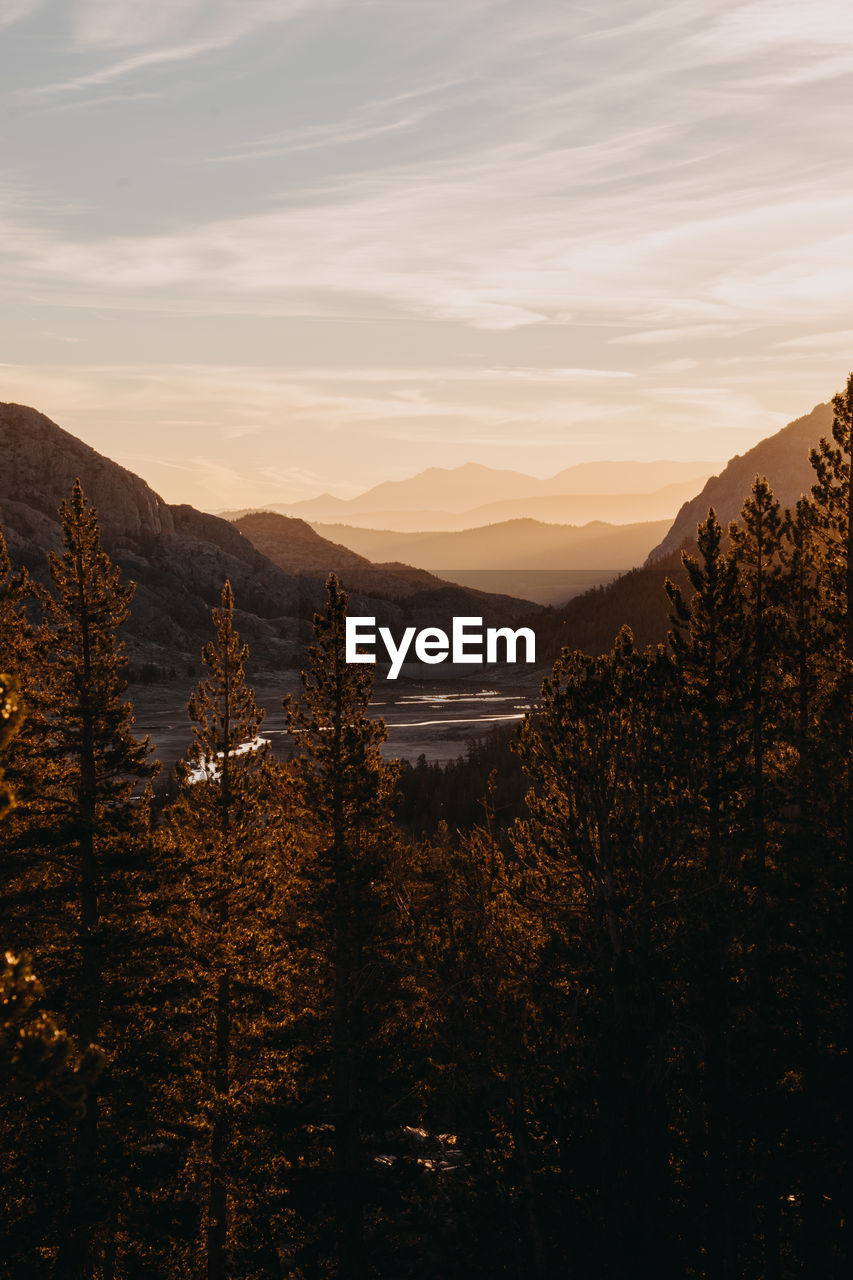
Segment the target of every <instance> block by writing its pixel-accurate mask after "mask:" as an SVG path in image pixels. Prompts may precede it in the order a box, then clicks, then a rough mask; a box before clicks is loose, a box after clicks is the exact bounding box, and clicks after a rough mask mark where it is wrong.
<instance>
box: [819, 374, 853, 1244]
mask: <svg viewBox="0 0 853 1280" xmlns="http://www.w3.org/2000/svg"><path fill="white" fill-rule="evenodd" d="M832 407H833V424H832V441H831V442H830V441H827V440H825V439H824V440H821V441H820V444H819V446H818V448H817V449H814V450H812V453H811V461H812V466H813V467H814V470H815V484H814V487H813V489H812V496H813V500H814V518H815V529H816V534H817V538H818V541H819V546H820V555H819V561H818V568H819V575H818V581H819V588H820V600H821V618H820V643H821V644H822V646H823V670H822V672H821V686H822V687H821V708H820V713H819V734H820V739H821V742H820V746H819V748H818V749H819V751H820V754H821V756H822V761H821V770H820V771H821V774H822V781H823V786H822V788H821V790H820V791H819V793H818V794H817V795H816V796H815V797H814V803H813V805H812V807H811V812H812V813H813V814H816V815H817V814H819V821H820V827H821V829H822V830H821V837H822V838H821V840H820V843H821V844H822V845H823V849H824V850H825V853H826V863H825V874H826V891H827V893H826V901H827V921H826V924H827V928H828V933H827V943H828V944H829V948H830V951H829V955H831V956H832V957H833V958H834V960H835V963H836V964H837V972H838V974H839V975H840V986H841V989H842V991H843V995H842V996H841V999H840V1000H839V1001H838V1007H837V1009H836V1011H835V1019H834V1021H835V1026H834V1028H833V1031H832V1032H831V1033H830V1035H831V1041H830V1042H831V1043H834V1044H835V1045H837V1051H836V1053H837V1056H835V1055H833V1056H835V1060H834V1062H831V1061H829V1062H827V1063H826V1068H829V1069H830V1071H831V1078H833V1077H834V1078H835V1080H836V1081H837V1083H836V1085H835V1087H833V1088H832V1093H833V1095H834V1096H835V1097H837V1099H838V1100H839V1108H838V1113H837V1116H836V1120H835V1124H836V1126H837V1131H838V1132H842V1133H849V1132H850V1131H851V1130H853V944H852V943H851V939H853V483H851V464H853V374H851V375H850V376H849V378H848V380H847V385H846V387H845V389H844V391H843V392H840V393H838V394H837V395H835V396H834V397H833V399H832ZM830 981H832V980H831V979H830ZM832 985H833V986H835V983H832ZM830 1123H832V1122H830ZM831 1165H832V1166H834V1167H835V1168H836V1169H837V1170H838V1185H837V1190H836V1191H833V1192H830V1193H828V1200H829V1202H830V1203H831V1204H832V1205H833V1212H834V1214H837V1220H839V1221H840V1222H842V1223H843V1224H844V1227H843V1232H842V1241H843V1243H842V1252H841V1259H840V1262H839V1265H840V1266H841V1267H842V1268H843V1267H844V1266H845V1265H846V1266H847V1267H848V1268H849V1266H850V1264H851V1261H853V1161H851V1159H850V1152H849V1144H847V1145H846V1146H845V1145H840V1146H839V1147H838V1149H837V1154H836V1155H835V1158H834V1160H833V1161H832V1162H831ZM828 1167H831V1166H830V1165H828ZM831 1234H834V1231H833V1232H831Z"/></svg>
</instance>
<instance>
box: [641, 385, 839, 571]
mask: <svg viewBox="0 0 853 1280" xmlns="http://www.w3.org/2000/svg"><path fill="white" fill-rule="evenodd" d="M831 430H832V407H831V405H828V404H819V405H816V406H815V408H814V409H812V411H811V413H808V414H806V415H805V416H804V417H802V418H796V419H795V420H794V421H793V422H789V423H788V425H787V426H786V427H783V428H782V430H781V431H777V432H776V434H775V435H772V436H768V437H767V438H766V439H765V440H760V441H759V443H758V444H757V445H755V447H754V448H752V449H750V450H749V451H748V452H747V453H744V454H737V455H736V456H735V457H734V458H732V459H731V461H730V462H729V463H727V465H726V466H725V467H724V469H723V470H722V471H721V473H720V474H719V475H718V476H712V477H711V479H710V480H709V481H708V482H707V484H706V485H705V486H704V488H703V489H702V491H701V492H700V493H698V494H697V495H696V496H695V497H694V498H691V500H690V501H689V502H685V504H684V506H683V507H682V508H681V510H680V511H679V512H678V515H677V516H676V518H675V520H674V522H673V524H672V527H671V528H670V529H669V530H668V532H667V535H666V537H665V538H664V539H663V540H662V541H661V542H660V543H659V544H658V545H657V546H656V547H655V548H654V550H653V551H652V552H651V553H650V554H649V558H648V562H647V563H648V564H650V565H651V564H653V563H654V562H655V561H657V560H658V559H659V558H660V557H661V556H665V555H666V554H667V553H668V552H670V551H673V550H676V549H677V548H678V547H680V546H681V545H682V544H683V542H684V541H685V539H686V538H692V537H694V536H695V534H696V526H697V525H698V524H699V523H700V522H701V521H702V520H704V519H705V518H706V516H707V514H708V508H709V507H713V508H714V510H715V511H716V513H717V519H718V520H719V521H720V523H721V524H722V525H724V526H725V525H726V524H727V523H728V522H729V521H730V520H735V519H736V518H737V517H738V516H739V515H740V511H741V508H742V506H743V501H744V498H745V497H747V495H748V494H749V491H750V489H751V488H752V482H753V480H754V479H755V477H756V476H757V475H759V476H766V477H767V479H768V480H769V481H770V484H771V486H772V487H773V490H774V492H775V494H776V496H777V498H779V500H780V502H781V503H782V505H783V506H785V507H793V506H794V505H795V504H796V502H797V500H798V499H799V498H800V497H802V496H803V494H807V493H809V492H810V491H811V486H812V484H813V483H814V472H813V471H812V467H811V464H810V462H809V450H810V449H811V448H812V447H813V446H814V445H816V444H817V442H818V440H819V439H820V437H821V436H825V435H829V434H830V432H831Z"/></svg>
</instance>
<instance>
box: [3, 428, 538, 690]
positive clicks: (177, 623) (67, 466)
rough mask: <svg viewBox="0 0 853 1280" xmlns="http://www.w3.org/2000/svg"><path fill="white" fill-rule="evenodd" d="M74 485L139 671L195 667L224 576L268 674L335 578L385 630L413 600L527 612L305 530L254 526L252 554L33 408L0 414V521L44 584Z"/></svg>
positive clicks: (280, 522)
mask: <svg viewBox="0 0 853 1280" xmlns="http://www.w3.org/2000/svg"><path fill="white" fill-rule="evenodd" d="M78 477H79V479H80V481H81V483H82V485H83V489H84V492H85V493H86V496H87V497H88V499H89V500H90V502H92V503H93V505H94V506H95V507H96V509H97V512H98V518H99V521H100V525H101V535H102V538H103V542H104V546H105V547H106V549H107V550H108V552H109V553H110V555H111V556H112V558H113V560H115V561H116V563H117V564H119V565H120V566H121V568H122V569H123V571H124V573H125V575H126V576H127V578H128V579H130V580H131V581H133V582H134V583H135V584H136V591H135V595H134V600H133V607H132V611H131V616H130V620H129V622H128V624H127V626H126V628H125V636H124V638H125V641H126V643H127V647H128V650H129V652H130V654H131V656H132V657H134V658H135V659H138V660H140V661H151V662H155V663H158V664H160V665H163V666H169V667H171V666H174V665H175V664H176V663H178V662H181V661H184V660H186V661H187V662H188V663H192V662H194V661H197V659H198V654H199V651H200V649H201V647H202V645H203V644H204V643H205V642H206V641H207V640H208V639H209V638H210V633H211V629H210V609H211V607H212V606H214V605H216V604H217V603H218V602H219V596H220V592H221V590H222V584H223V583H224V582H225V580H226V578H227V579H229V580H230V582H231V585H232V587H233V589H234V599H235V604H236V612H237V620H238V626H239V629H240V632H241V634H242V635H243V637H244V639H245V640H246V641H247V642H248V643H249V645H250V647H251V652H252V659H253V662H254V663H255V665H256V666H264V667H267V668H276V667H281V666H293V665H297V664H303V663H304V661H305V657H306V645H307V643H308V642H309V640H310V638H311V623H312V620H313V617H314V614H315V612H316V611H317V610H318V609H320V608H322V605H323V601H324V599H325V586H324V582H325V578H326V577H327V575H328V573H329V572H331V571H334V572H337V573H339V574H340V573H341V572H343V573H344V575H345V576H346V574H347V573H350V574H351V575H352V576H351V579H350V581H349V582H347V586H348V587H349V588H350V592H351V594H350V608H351V609H352V611H353V612H356V613H359V614H368V615H372V616H375V617H376V618H377V621H378V623H379V624H380V625H387V626H392V627H393V626H396V625H398V624H399V623H400V621H401V619H402V618H403V616H404V614H403V610H402V608H401V603H398V602H402V600H403V598H404V597H405V598H407V600H412V599H414V600H416V602H417V605H418V606H419V608H420V610H421V612H422V613H423V614H424V615H429V618H430V620H433V619H432V613H431V611H432V610H433V609H434V608H436V609H438V611H439V616H440V617H443V616H444V614H445V613H446V612H447V611H448V609H449V608H450V607H451V605H454V604H455V605H456V606H457V607H456V609H455V611H456V612H459V613H471V612H482V613H483V615H484V616H500V618H501V620H502V621H505V620H506V619H507V618H509V617H514V616H516V615H517V614H518V613H519V612H528V611H529V610H530V607H531V606H529V605H526V604H524V603H523V602H521V601H518V600H509V599H505V598H504V597H497V596H488V595H483V594H482V593H479V592H466V591H465V589H464V588H461V587H452V588H448V587H447V585H446V584H444V583H442V582H440V580H438V579H434V578H431V576H430V575H429V574H424V573H422V572H421V571H419V570H416V569H407V568H406V567H405V566H394V567H391V568H390V569H387V568H386V567H378V568H377V567H376V566H373V565H371V563H370V561H368V560H365V559H364V558H363V557H362V556H358V555H356V554H355V553H353V552H351V551H347V550H346V548H344V547H337V546H335V545H334V544H332V543H329V542H326V541H325V539H323V538H322V537H320V536H319V535H318V534H316V533H315V532H314V530H313V529H311V528H310V527H309V526H308V525H306V524H304V522H303V521H301V520H292V521H291V520H286V519H285V518H284V517H281V516H273V517H271V519H272V521H273V522H274V523H275V527H274V528H273V529H272V530H270V529H266V530H265V536H266V535H269V536H268V537H267V541H264V538H263V537H261V532H260V526H258V529H255V527H254V525H253V526H252V531H253V534H257V537H258V542H259V543H260V545H256V544H255V541H254V540H250V539H249V538H248V537H246V536H244V534H243V533H242V532H241V531H240V529H238V528H237V527H236V526H235V525H234V524H232V523H230V522H229V521H228V520H223V519H221V518H220V517H219V516H212V515H208V514H206V513H205V512H203V511H196V510H195V508H194V507H190V506H170V505H169V504H168V503H167V502H164V501H163V499H162V498H161V497H160V496H159V495H158V494H156V493H155V492H154V490H153V489H151V488H150V487H149V486H148V485H147V484H146V483H145V481H144V480H141V479H140V478H139V477H138V476H135V475H134V474H133V473H132V472H130V471H127V470H125V468H124V467H120V466H119V465H118V464H117V463H115V462H111V461H110V459H109V458H105V457H104V456H103V455H102V454H99V453H98V452H97V451H96V450H94V449H91V448H89V446H88V445H85V444H83V443H82V441H80V440H78V439H76V437H75V436H72V435H70V434H69V433H68V432H67V431H63V430H62V428H61V427H58V426H57V425H56V423H55V422H51V421H50V419H49V418H46V417H45V416H44V414H41V413H38V412H37V411H36V410H35V409H29V408H27V407H26V406H24V405H16V404H0V523H2V526H3V531H4V533H5V536H6V541H7V543H8V546H9V551H10V554H11V556H12V559H13V560H14V561H15V562H16V563H19V564H26V565H27V567H28V568H29V569H30V571H31V572H32V573H33V575H34V576H35V577H36V578H38V579H40V580H41V581H47V579H48V576H49V575H48V570H47V553H48V552H49V551H61V549H62V533H61V527H60V522H59V515H58V511H59V507H60V504H61V503H62V502H63V500H65V499H67V498H68V496H69V495H70V493H71V489H72V486H73V484H74V481H75V479H76V478H78ZM270 538H271V539H272V540H271V541H270ZM291 542H292V543H293V546H292V547H291V546H290V543H291ZM309 544H310V545H309ZM265 553H266V554H265ZM433 587H435V588H437V589H438V590H431V589H430V588H433ZM374 592H375V593H376V595H375V596H374V595H373V593H374ZM448 592H449V593H450V594H449V595H448ZM475 605H476V606H477V607H476V608H474V606H475ZM407 608H408V605H407ZM408 611H409V612H410V611H411V610H410V609H408Z"/></svg>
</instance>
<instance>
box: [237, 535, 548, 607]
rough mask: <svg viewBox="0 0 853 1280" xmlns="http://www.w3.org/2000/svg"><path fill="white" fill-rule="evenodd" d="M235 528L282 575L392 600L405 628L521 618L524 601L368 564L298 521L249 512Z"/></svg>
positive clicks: (407, 568) (402, 567)
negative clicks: (473, 617)
mask: <svg viewBox="0 0 853 1280" xmlns="http://www.w3.org/2000/svg"><path fill="white" fill-rule="evenodd" d="M236 526H237V528H238V529H239V530H240V532H241V533H242V534H244V535H245V537H247V538H248V539H249V540H250V541H251V542H252V543H253V544H254V546H256V547H257V549H258V550H259V551H261V552H263V554H264V555H265V556H267V557H268V558H269V559H270V560H272V561H273V562H274V563H275V564H277V565H278V566H279V567H280V568H282V569H284V570H286V571H287V572H288V573H297V574H305V575H306V576H311V577H316V578H318V579H319V580H320V581H325V579H326V578H327V577H328V575H329V574H330V573H332V572H334V573H336V574H337V575H338V577H339V578H340V580H341V583H342V585H343V586H344V587H346V589H347V590H348V591H355V592H359V593H363V595H364V596H366V597H370V598H373V597H375V598H378V599H384V600H392V601H394V603H395V604H396V605H397V606H398V607H399V609H400V610H401V613H402V616H403V617H405V619H406V621H407V622H408V623H411V622H414V623H415V624H416V625H420V626H449V625H450V619H451V618H452V616H453V613H454V612H456V613H459V614H463V613H466V612H471V611H473V612H475V613H477V614H480V615H481V616H482V617H483V618H484V620H485V621H486V623H495V622H497V623H499V622H500V621H501V619H503V620H504V621H506V620H507V619H517V618H519V617H525V618H526V617H527V616H528V615H529V614H530V612H531V609H532V605H531V602H530V601H527V600H519V599H517V598H513V597H510V596H507V595H506V594H501V593H496V592H483V591H478V590H477V589H476V587H474V588H473V589H469V590H466V589H463V588H461V587H460V585H459V584H458V583H455V582H446V581H443V580H442V579H441V578H437V577H435V575H434V574H431V573H427V572H426V571H425V570H423V569H419V568H414V567H412V566H411V565H408V564H401V563H399V562H394V563H382V564H373V563H371V561H370V560H368V559H367V558H366V557H364V556H362V555H358V554H357V553H356V552H354V551H352V550H350V549H349V548H348V547H346V546H345V545H342V544H340V543H336V542H331V541H329V540H328V539H326V538H322V537H321V536H320V535H319V534H318V533H316V532H315V530H314V529H312V528H311V526H310V525H309V524H306V522H305V521H304V520H297V519H294V518H292V517H288V516H282V515H278V514H277V513H276V512H269V511H264V512H255V513H253V514H252V515H248V516H243V517H242V518H241V519H240V520H238V521H236Z"/></svg>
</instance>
